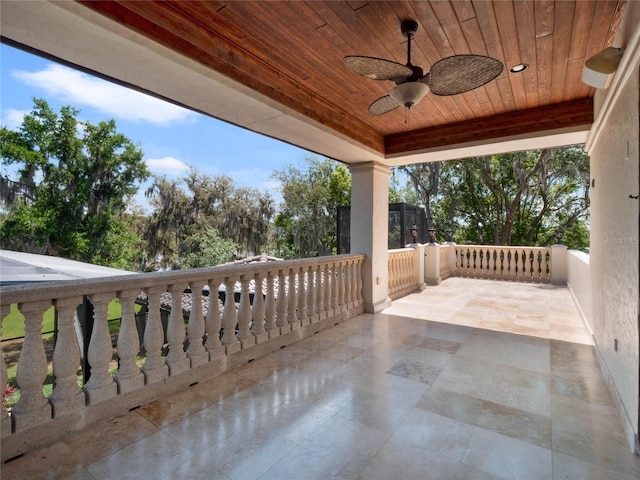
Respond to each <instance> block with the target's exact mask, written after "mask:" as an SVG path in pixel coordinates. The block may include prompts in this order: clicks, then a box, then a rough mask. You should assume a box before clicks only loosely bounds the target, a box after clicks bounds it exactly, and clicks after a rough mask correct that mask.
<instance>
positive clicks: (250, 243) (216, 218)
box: [143, 169, 274, 270]
mask: <svg viewBox="0 0 640 480" xmlns="http://www.w3.org/2000/svg"><path fill="white" fill-rule="evenodd" d="M146 196H147V198H148V200H149V203H150V205H151V207H152V209H153V210H152V212H151V214H150V215H149V217H148V219H147V221H146V225H145V227H144V233H143V236H144V238H145V240H146V251H147V253H148V255H147V257H146V259H145V261H144V262H143V270H157V269H179V268H189V267H192V266H194V265H196V264H197V265H198V266H213V265H217V264H219V263H224V262H227V261H230V260H232V259H233V257H234V255H237V256H247V255H250V254H252V253H262V250H263V248H266V247H267V245H268V243H269V240H270V238H269V229H270V221H271V217H272V216H273V213H274V206H273V199H272V198H271V196H270V195H269V194H268V193H263V192H260V191H259V190H257V189H252V188H244V187H242V188H236V187H235V186H234V184H233V180H232V179H231V178H230V177H227V176H225V175H216V176H211V175H206V174H201V173H200V172H198V171H197V170H195V169H192V170H191V171H190V173H189V174H188V175H187V176H185V177H183V178H180V179H178V180H168V179H166V178H165V177H155V178H154V181H153V184H152V185H151V186H150V187H149V189H148V190H147V192H146ZM216 240H218V241H219V243H220V244H219V245H217V246H216V245H214V243H215V241H216ZM205 247H206V249H207V253H206V255H205V254H204V253H203V255H204V257H206V258H207V259H208V260H207V261H206V262H205V261H204V260H202V261H199V260H196V256H197V254H198V252H201V249H202V248H205ZM213 251H215V252H217V253H215V255H214V254H212V252H213ZM214 259H215V260H214ZM213 261H215V262H216V263H210V262H213ZM204 263H209V265H205V264H204Z"/></svg>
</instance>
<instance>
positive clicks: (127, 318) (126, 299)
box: [115, 290, 144, 395]
mask: <svg viewBox="0 0 640 480" xmlns="http://www.w3.org/2000/svg"><path fill="white" fill-rule="evenodd" d="M137 297H138V291H136V290H125V291H122V292H118V298H119V299H120V305H121V306H122V320H120V332H119V333H118V373H117V374H116V376H115V381H116V384H117V385H118V393H119V394H120V395H122V394H123V393H127V392H131V391H133V390H136V389H138V388H141V387H142V386H144V375H143V374H142V372H141V371H140V367H138V364H137V362H136V358H137V356H138V353H139V352H140V337H139V336H138V329H137V327H136V313H135V302H136V298H137Z"/></svg>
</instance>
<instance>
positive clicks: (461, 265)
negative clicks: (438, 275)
mask: <svg viewBox="0 0 640 480" xmlns="http://www.w3.org/2000/svg"><path fill="white" fill-rule="evenodd" d="M454 248H455V272H456V275H457V276H459V277H474V278H487V279H497V280H511V281H522V282H540V283H549V282H550V281H551V249H550V248H545V247H511V246H489V245H454Z"/></svg>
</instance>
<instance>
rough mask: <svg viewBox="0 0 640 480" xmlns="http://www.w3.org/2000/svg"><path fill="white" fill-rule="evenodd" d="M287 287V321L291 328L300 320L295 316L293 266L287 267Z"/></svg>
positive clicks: (298, 323) (295, 300) (295, 299)
mask: <svg viewBox="0 0 640 480" xmlns="http://www.w3.org/2000/svg"><path fill="white" fill-rule="evenodd" d="M288 285H289V289H288V291H287V322H289V326H290V327H291V329H292V330H293V329H295V328H298V327H299V326H300V322H299V321H298V317H297V316H296V303H297V300H298V299H297V297H296V295H297V291H296V272H295V270H294V269H293V268H289V282H288Z"/></svg>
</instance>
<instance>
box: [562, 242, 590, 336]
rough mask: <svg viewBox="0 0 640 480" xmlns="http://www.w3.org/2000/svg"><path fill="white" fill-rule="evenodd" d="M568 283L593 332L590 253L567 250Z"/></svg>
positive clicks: (583, 316)
mask: <svg viewBox="0 0 640 480" xmlns="http://www.w3.org/2000/svg"><path fill="white" fill-rule="evenodd" d="M567 270H568V275H567V285H568V287H569V289H570V290H571V294H572V295H573V298H574V299H575V302H576V303H577V304H578V307H579V308H580V312H581V313H582V318H583V319H584V321H585V322H586V324H587V326H588V327H589V330H590V331H591V332H593V315H592V305H591V300H592V298H593V295H592V294H591V276H590V274H589V255H587V254H586V253H584V252H580V251H578V250H569V252H567Z"/></svg>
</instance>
